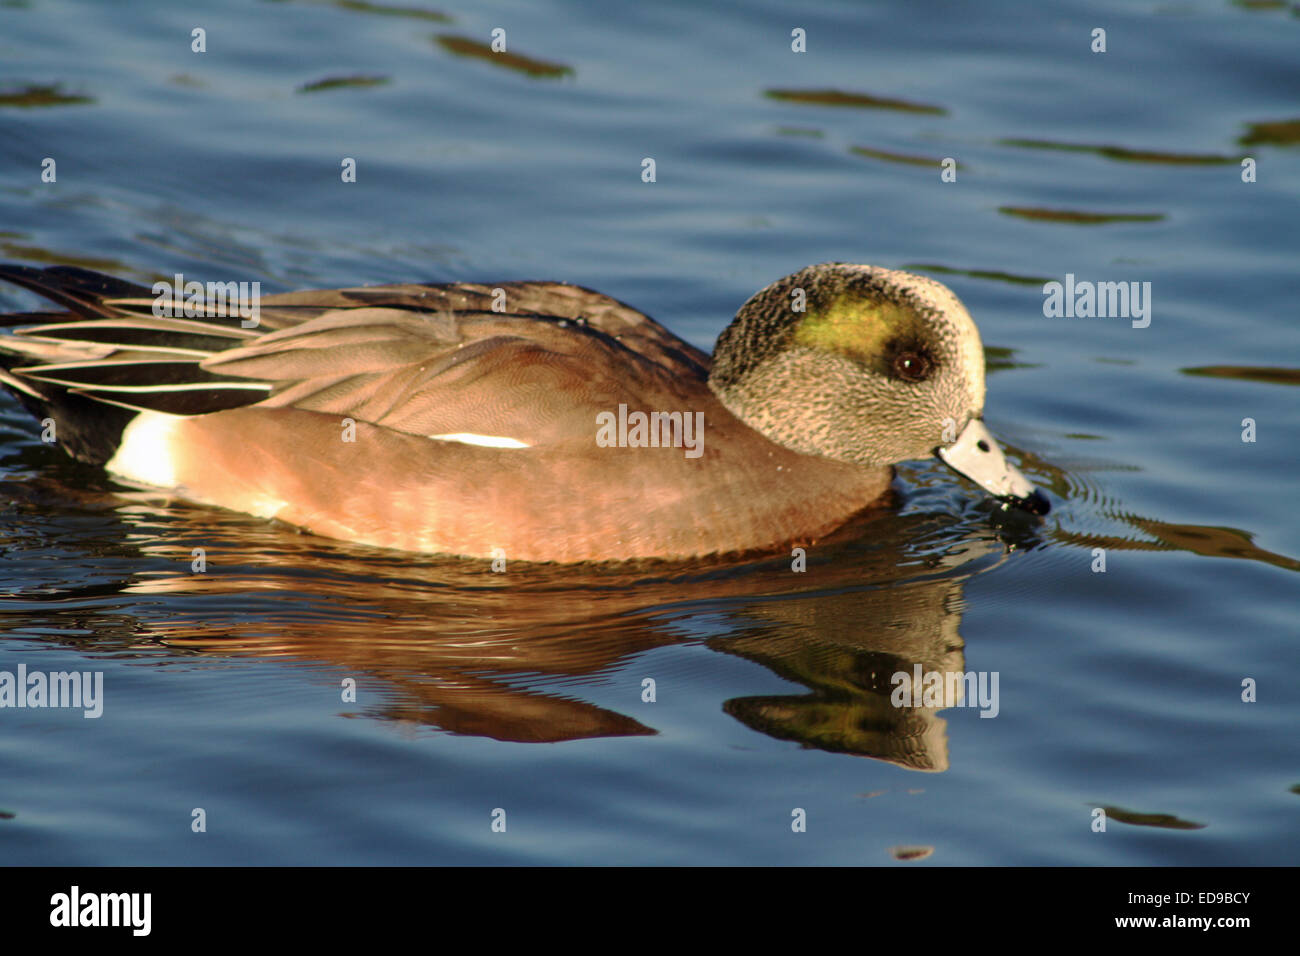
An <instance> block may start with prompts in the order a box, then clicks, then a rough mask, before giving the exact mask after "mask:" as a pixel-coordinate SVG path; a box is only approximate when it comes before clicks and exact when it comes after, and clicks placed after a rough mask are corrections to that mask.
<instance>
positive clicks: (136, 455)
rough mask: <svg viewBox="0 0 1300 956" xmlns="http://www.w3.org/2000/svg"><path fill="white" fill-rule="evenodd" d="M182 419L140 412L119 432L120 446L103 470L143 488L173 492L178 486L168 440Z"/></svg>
mask: <svg viewBox="0 0 1300 956" xmlns="http://www.w3.org/2000/svg"><path fill="white" fill-rule="evenodd" d="M182 417H183V416H181V415H169V414H167V413H166V412H141V413H140V414H139V415H137V416H136V417H135V418H133V419H131V423H130V424H129V425H127V426H126V429H125V430H124V431H123V432H122V444H120V445H118V446H117V454H115V455H114V456H113V457H112V458H111V459H109V461H108V464H106V465H105V466H104V468H105V469H106V470H108V471H110V472H112V473H113V474H115V475H120V476H121V477H123V478H129V479H130V480H132V481H138V482H140V483H141V484H144V485H153V486H155V487H157V488H175V487H176V485H177V484H178V482H177V481H176V463H175V461H174V460H173V457H172V449H171V436H172V429H173V428H175V427H176V423H177V422H179V421H180V420H181V418H182Z"/></svg>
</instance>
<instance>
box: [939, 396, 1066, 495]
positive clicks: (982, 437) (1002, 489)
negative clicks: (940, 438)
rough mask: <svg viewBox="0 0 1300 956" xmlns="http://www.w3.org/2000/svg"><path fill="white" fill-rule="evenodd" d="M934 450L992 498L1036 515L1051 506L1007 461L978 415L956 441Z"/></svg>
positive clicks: (954, 469) (950, 465) (940, 457)
mask: <svg viewBox="0 0 1300 956" xmlns="http://www.w3.org/2000/svg"><path fill="white" fill-rule="evenodd" d="M934 453H935V454H936V455H938V456H939V460H940V461H942V462H943V463H944V464H946V465H947V466H948V467H949V468H951V469H952V470H953V471H955V472H957V473H958V474H960V475H965V476H966V477H967V478H969V479H970V480H971V481H973V482H975V483H976V484H977V485H979V486H980V487H982V488H984V489H985V490H986V491H987V492H989V494H991V495H993V496H994V497H995V498H999V499H1001V500H1002V501H1005V502H1007V503H1008V504H1011V505H1014V506H1016V507H1017V508H1021V509H1023V510H1025V511H1028V512H1030V513H1032V514H1036V515H1045V514H1047V512H1048V511H1050V510H1051V507H1052V506H1051V504H1050V503H1049V502H1048V500H1047V496H1046V495H1044V494H1043V493H1042V492H1041V491H1039V490H1038V489H1037V488H1035V487H1034V486H1033V484H1031V483H1030V481H1029V479H1028V478H1026V477H1025V476H1024V475H1022V474H1021V473H1020V471H1019V469H1017V468H1016V466H1015V465H1013V464H1011V462H1009V461H1007V458H1006V455H1004V454H1002V448H1001V447H1000V446H999V445H998V443H997V440H996V439H994V437H993V435H992V434H990V433H989V430H988V429H987V428H985V427H984V422H983V421H981V420H980V419H978V418H972V419H971V420H970V422H969V423H968V424H967V425H966V427H965V428H964V429H962V433H961V434H960V435H958V436H957V440H956V441H955V442H953V443H952V444H951V445H944V446H942V447H940V448H936V449H935V452H934Z"/></svg>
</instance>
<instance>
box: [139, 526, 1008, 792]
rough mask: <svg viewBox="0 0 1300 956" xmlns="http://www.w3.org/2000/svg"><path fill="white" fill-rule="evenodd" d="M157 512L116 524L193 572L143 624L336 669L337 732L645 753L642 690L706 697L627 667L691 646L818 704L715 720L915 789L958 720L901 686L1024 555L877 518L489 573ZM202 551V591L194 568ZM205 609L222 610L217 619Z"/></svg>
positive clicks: (957, 658) (173, 635) (785, 701)
mask: <svg viewBox="0 0 1300 956" xmlns="http://www.w3.org/2000/svg"><path fill="white" fill-rule="evenodd" d="M158 515H159V512H158V509H157V508H156V507H155V506H147V507H146V506H139V507H136V508H128V509H125V510H124V512H123V517H124V518H125V519H126V520H127V521H128V522H129V523H137V524H138V525H139V527H138V528H137V531H138V532H139V533H140V534H139V537H140V541H141V543H140V544H139V545H138V547H139V550H140V551H141V552H143V553H144V554H146V555H148V556H151V557H153V558H155V559H157V558H163V559H166V560H168V561H174V562H176V565H175V566H177V567H180V568H184V570H183V571H182V572H181V573H175V574H172V573H161V574H160V573H158V572H156V571H155V572H153V573H149V574H140V575H138V576H136V577H135V578H134V580H133V581H132V582H131V584H130V585H129V586H128V588H127V590H128V591H129V592H131V593H134V594H150V595H166V596H167V597H168V601H167V607H168V608H169V610H171V611H172V612H173V613H174V612H176V611H184V610H185V609H186V607H187V606H188V607H192V608H193V615H194V616H193V618H192V619H190V620H186V619H184V618H175V617H173V618H172V619H170V620H168V621H166V622H162V623H154V624H153V625H151V627H150V634H151V637H152V638H154V639H155V640H161V641H163V642H165V643H166V644H167V645H168V646H170V647H173V648H176V649H178V650H179V649H182V648H185V649H191V652H193V651H198V652H200V653H220V654H222V655H252V656H257V657H274V658H281V659H288V660H297V661H302V662H305V663H323V664H327V665H331V666H334V667H337V668H339V669H340V671H341V672H342V676H350V677H352V678H354V679H355V680H356V682H357V685H358V695H357V702H356V703H355V704H350V703H344V704H341V705H340V710H341V711H342V712H343V714H344V715H345V716H363V717H367V718H372V719H381V720H391V721H406V722H414V723H417V724H422V725H427V726H431V727H437V728H440V729H442V730H445V731H450V732H453V733H458V734H472V735H476V736H484V737H491V738H494V739H497V740H508V741H520V742H556V741H564V740H575V739H582V738H593V737H610V736H633V735H644V734H653V733H656V732H657V731H656V730H655V726H654V724H655V708H654V705H653V704H650V703H647V702H646V700H645V699H644V697H643V695H645V694H646V693H647V691H646V687H645V685H644V684H643V680H644V679H645V678H646V677H649V678H651V679H652V680H653V681H654V682H655V688H656V691H655V692H656V693H657V694H668V693H671V694H674V695H677V696H678V697H680V695H681V693H682V690H681V688H682V687H683V686H692V685H693V684H694V681H695V680H697V679H698V678H697V677H696V675H687V674H683V673H681V672H680V670H676V671H675V670H674V668H673V667H672V666H669V667H668V668H667V671H666V672H665V671H664V668H663V667H662V666H660V665H657V664H655V663H653V661H654V659H653V658H651V659H648V660H647V662H646V666H645V667H644V668H630V667H628V666H627V665H628V663H629V662H630V661H632V660H633V659H634V658H635V657H636V656H637V655H642V654H645V653H646V652H648V651H651V650H653V649H655V648H659V647H665V646H670V645H677V644H682V643H687V642H689V643H695V644H704V645H706V646H708V647H709V648H711V649H712V650H715V651H718V652H721V653H724V654H733V655H736V656H739V657H743V658H745V659H747V660H750V661H753V662H755V663H758V664H761V665H762V666H763V667H765V668H767V669H768V670H770V671H771V672H773V673H774V674H776V675H778V676H780V677H782V678H785V679H786V680H789V681H791V682H793V683H796V684H800V685H803V686H804V687H806V688H807V689H808V692H807V693H790V694H779V695H769V696H761V697H738V698H733V699H731V700H726V701H725V702H724V703H723V704H722V707H723V709H724V710H725V712H726V713H728V714H730V715H732V716H733V717H735V718H736V719H738V720H740V721H741V722H743V723H744V724H746V725H747V726H749V727H751V728H753V729H754V730H757V731H759V732H762V733H766V734H769V735H771V736H773V737H778V738H781V739H787V740H795V741H799V742H800V743H802V744H804V745H806V746H810V747H817V748H820V749H824V750H829V751H835V752H839V753H849V754H855V755H860V756H866V757H873V758H876V759H880V760H886V761H889V762H891V763H896V764H898V765H900V766H904V767H908V768H912V769H918V770H943V769H945V768H946V767H947V766H948V753H947V738H946V732H945V721H944V720H943V719H941V718H940V717H938V716H936V712H937V711H938V710H939V709H941V708H942V707H943V706H945V705H951V704H952V703H954V702H955V701H954V700H953V699H952V698H951V696H950V697H949V698H947V699H945V700H943V701H940V702H935V701H927V702H922V701H921V700H918V701H916V706H909V707H897V706H894V704H893V703H891V692H892V691H893V690H894V685H893V684H892V683H891V679H890V678H891V675H893V674H895V673H897V672H900V671H906V672H909V673H911V672H912V671H913V669H914V668H915V667H916V666H917V665H920V667H921V668H922V670H923V671H926V672H931V671H941V672H949V673H951V672H961V671H963V670H964V669H965V664H964V654H963V643H962V639H961V636H960V634H959V633H958V625H959V623H960V612H959V608H960V605H961V588H962V583H963V581H965V580H966V579H967V578H969V576H970V575H972V574H974V573H975V572H976V571H978V570H980V569H982V568H984V567H987V566H989V565H991V564H993V563H996V562H997V561H999V560H1001V559H1002V557H1003V556H1004V555H1005V554H1006V553H1007V550H1008V546H1009V545H1012V546H1014V545H1013V544H1012V543H1011V542H1009V541H1008V540H1006V538H1005V534H1006V532H1005V531H1003V532H1002V533H1001V536H999V533H996V532H994V531H993V530H991V529H990V528H989V526H988V524H987V523H984V522H971V524H970V527H969V528H967V529H966V531H965V532H964V533H963V534H955V533H954V529H953V519H952V518H951V517H950V516H949V517H946V518H939V517H936V516H926V515H904V514H900V513H898V512H897V511H895V510H893V509H890V508H882V509H878V510H876V511H873V512H869V513H867V514H865V515H863V516H862V517H861V518H860V520H859V521H858V522H857V523H856V524H855V526H854V527H851V528H846V529H844V531H843V532H842V534H841V535H840V536H838V538H837V540H835V541H826V542H820V543H818V544H816V545H813V546H810V547H809V548H808V549H807V550H806V555H805V556H804V557H803V559H802V560H801V559H800V558H799V556H796V555H782V556H779V557H775V558H772V557H768V558H763V559H757V560H750V561H732V562H729V563H711V564H710V563H705V562H700V563H695V564H691V565H682V564H674V565H664V564H640V565H636V566H630V565H624V566H618V567H611V566H604V567H601V566H588V567H573V566H569V567H548V566H528V565H523V564H515V565H507V570H506V571H505V573H494V572H493V571H492V570H491V567H490V564H489V562H486V561H484V562H475V561H465V560H436V559H427V558H421V559H418V560H417V559H412V558H411V557H409V556H401V555H393V554H388V553H384V552H379V551H368V550H365V549H359V548H351V549H350V548H347V547H339V546H336V545H334V544H333V543H330V542H324V541H322V540H320V539H317V538H313V537H311V536H306V535H299V534H296V533H294V532H292V531H289V530H285V529H280V528H277V527H274V526H270V525H265V524H259V523H257V522H255V521H253V520H245V519H241V518H238V517H237V516H227V515H223V516H222V517H223V519H226V520H223V521H221V522H214V521H213V520H212V513H211V512H205V511H202V510H200V509H195V510H194V511H193V512H192V513H191V512H190V511H189V509H185V508H177V509H168V510H167V512H166V516H167V520H166V522H165V523H164V524H161V525H160V524H159V521H158ZM190 522H193V523H192V524H190ZM164 529H165V532H166V533H165V535H164V536H162V537H160V531H162V530H164ZM1026 533H1027V532H1026ZM1024 543H1025V542H1023V541H1022V542H1019V544H1021V545H1023V544H1024ZM196 548H199V549H202V552H201V554H202V557H203V561H204V563H205V564H206V569H205V570H203V571H202V572H194V571H191V570H190V568H191V566H192V565H193V563H194V561H195V554H196V552H195V549H196ZM153 564H154V567H155V568H157V567H158V565H157V562H156V561H155V562H153ZM805 564H806V570H803V571H796V570H794V568H795V567H797V566H803V565H805ZM214 596H220V597H224V598H228V602H223V605H222V610H221V612H219V613H216V614H214V613H213V602H212V601H211V598H212V597H214ZM643 671H644V673H642V672H643ZM593 680H594V681H595V682H596V685H598V686H601V687H612V688H614V689H615V691H616V693H615V694H614V695H613V696H615V697H617V691H618V690H619V689H620V688H621V689H622V690H623V692H625V694H626V696H625V698H624V699H625V701H626V703H625V704H624V703H619V704H617V705H611V704H609V700H610V696H611V695H610V694H607V693H604V692H602V693H601V694H600V695H599V696H600V698H601V701H602V704H597V703H595V702H593V701H591V700H588V699H585V697H584V696H583V690H582V689H581V688H580V687H579V685H580V684H585V685H586V686H588V687H590V686H592V682H593ZM325 692H327V693H330V694H337V693H339V690H338V686H337V685H332V686H331V687H330V689H328V690H326V691H325ZM689 692H692V693H699V692H700V691H699V690H698V689H696V690H693V691H689ZM719 696H720V697H721V696H722V694H721V692H720V693H719Z"/></svg>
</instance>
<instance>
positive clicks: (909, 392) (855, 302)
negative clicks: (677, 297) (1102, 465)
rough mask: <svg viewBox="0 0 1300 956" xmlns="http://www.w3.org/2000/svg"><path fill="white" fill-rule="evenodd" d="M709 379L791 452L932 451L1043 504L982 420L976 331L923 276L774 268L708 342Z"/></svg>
mask: <svg viewBox="0 0 1300 956" xmlns="http://www.w3.org/2000/svg"><path fill="white" fill-rule="evenodd" d="M709 387H710V388H712V389H713V392H714V393H715V394H716V395H717V396H718V398H719V399H721V400H722V402H723V404H724V405H726V406H727V408H728V409H729V410H730V411H731V412H732V413H733V414H734V415H736V416H737V417H738V418H739V419H741V421H743V422H745V423H746V424H747V425H749V426H750V427H751V428H753V429H755V430H756V431H759V432H761V433H762V434H763V435H765V436H766V437H768V438H770V439H771V440H772V441H775V442H777V443H779V444H781V445H784V446H786V447H787V448H791V449H793V450H795V451H799V452H804V453H805V454H816V455H824V456H826V457H827V458H834V459H836V460H838V461H847V462H854V463H857V464H862V465H874V466H880V465H889V464H893V463H895V462H900V461H907V460H910V459H916V458H928V457H929V456H931V455H937V456H938V457H939V458H940V459H941V460H943V461H944V462H945V463H947V464H948V465H949V466H950V467H952V468H953V469H954V470H956V471H958V472H960V473H961V474H963V475H966V476H967V477H968V478H970V479H971V480H973V481H975V482H976V483H978V484H980V485H982V486H983V487H984V488H985V489H987V490H988V491H989V492H991V493H992V494H993V495H995V496H997V497H999V498H1001V499H1003V500H1006V501H1009V502H1011V503H1014V504H1016V505H1018V506H1020V507H1022V508H1024V509H1025V510H1028V511H1032V512H1034V513H1036V514H1045V513H1046V512H1047V509H1048V502H1047V499H1046V497H1044V495H1043V494H1042V492H1040V491H1038V490H1036V489H1035V488H1034V486H1033V485H1032V484H1030V483H1029V481H1028V480H1027V479H1026V478H1025V477H1024V476H1023V475H1022V474H1021V473H1020V472H1019V471H1018V470H1017V469H1016V468H1015V467H1014V466H1012V465H1011V464H1010V463H1009V462H1008V461H1007V460H1006V458H1005V457H1004V456H1003V454H1002V449H1001V448H999V447H998V444H997V442H996V441H995V440H994V438H993V436H992V435H991V434H989V432H988V430H987V429H986V428H985V427H984V423H983V421H982V420H981V417H980V416H981V415H982V413H983V410H984V348H983V346H982V345H981V343H980V336H979V330H978V329H976V328H975V323H974V321H972V320H971V317H970V315H969V314H968V313H967V312H966V309H965V307H964V306H963V305H962V304H961V302H960V301H958V299H957V297H956V296H955V295H953V293H952V291H951V290H950V289H949V288H948V287H947V286H945V285H943V284H942V283H939V282H935V281H934V280H933V279H927V278H925V277H923V276H917V275H912V274H910V273H907V272H896V271H893V270H890V269H880V268H876V267H875V266H864V265H852V264H849V263H840V262H830V263H822V264H821V265H815V266H809V267H807V268H806V269H801V270H800V271H798V272H796V273H794V275H790V276H786V277H785V278H784V279H781V280H780V281H778V282H774V283H773V284H772V285H770V286H768V287H767V288H766V289H763V290H762V291H761V292H758V293H756V294H755V295H754V296H753V297H752V298H750V300H749V301H748V302H746V303H745V304H744V305H743V306H741V308H740V311H739V312H738V313H736V318H735V320H734V321H733V322H732V323H731V325H729V326H727V328H726V329H725V330H724V331H723V333H722V335H721V336H719V337H718V344H717V346H716V348H715V350H714V353H713V366H712V370H711V372H710V374H709Z"/></svg>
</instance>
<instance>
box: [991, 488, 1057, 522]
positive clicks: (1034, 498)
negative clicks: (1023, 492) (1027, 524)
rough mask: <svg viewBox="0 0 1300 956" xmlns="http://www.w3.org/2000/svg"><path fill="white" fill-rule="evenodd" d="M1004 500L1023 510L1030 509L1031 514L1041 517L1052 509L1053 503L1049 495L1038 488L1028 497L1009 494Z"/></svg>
mask: <svg viewBox="0 0 1300 956" xmlns="http://www.w3.org/2000/svg"><path fill="white" fill-rule="evenodd" d="M1002 500H1003V501H1004V502H1006V503H1007V504H1008V505H1011V506H1012V507H1015V508H1019V509H1020V510H1021V511H1028V512H1029V513H1030V514H1031V515H1039V516H1040V517H1041V516H1042V515H1045V514H1047V513H1048V512H1049V511H1051V510H1052V503H1051V502H1050V501H1048V500H1047V495H1045V494H1043V493H1042V492H1041V491H1039V490H1038V489H1037V488H1035V489H1034V491H1033V494H1031V495H1029V496H1028V497H1027V498H1013V497H1011V496H1010V495H1008V496H1007V497H1005V498H1003V499H1002Z"/></svg>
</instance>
